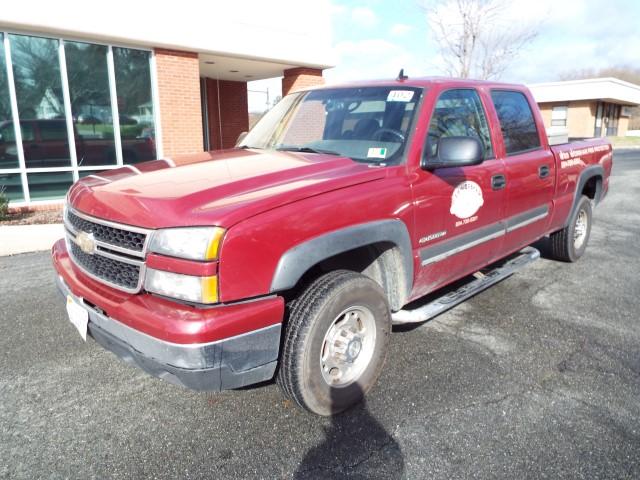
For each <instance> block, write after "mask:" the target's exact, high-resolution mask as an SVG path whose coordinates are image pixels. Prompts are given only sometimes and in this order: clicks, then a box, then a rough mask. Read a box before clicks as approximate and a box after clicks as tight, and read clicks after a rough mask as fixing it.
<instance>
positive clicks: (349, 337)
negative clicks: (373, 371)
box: [320, 306, 376, 387]
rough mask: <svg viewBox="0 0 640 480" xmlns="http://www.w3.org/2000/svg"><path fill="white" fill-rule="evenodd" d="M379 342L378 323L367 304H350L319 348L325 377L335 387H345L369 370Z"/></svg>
mask: <svg viewBox="0 0 640 480" xmlns="http://www.w3.org/2000/svg"><path fill="white" fill-rule="evenodd" d="M375 344H376V322H375V319H374V317H373V313H372V312H371V310H369V309H368V308H366V307H360V306H357V307H349V308H347V309H346V310H344V311H343V312H342V313H340V314H339V315H338V316H337V317H336V318H335V319H334V320H333V322H332V323H331V326H330V327H329V329H328V330H327V333H326V334H325V336H324V340H323V341H322V348H321V349H320V370H321V371H322V378H323V379H324V381H325V382H326V383H327V384H328V385H330V386H332V387H346V386H348V385H350V384H352V383H353V382H355V381H356V380H358V379H359V378H360V376H361V375H362V373H363V372H364V371H365V370H366V369H367V367H368V366H369V363H371V359H372V358H373V352H374V350H375Z"/></svg>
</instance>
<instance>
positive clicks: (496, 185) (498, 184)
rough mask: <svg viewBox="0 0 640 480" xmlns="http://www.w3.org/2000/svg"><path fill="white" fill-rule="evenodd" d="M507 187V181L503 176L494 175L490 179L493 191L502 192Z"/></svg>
mask: <svg viewBox="0 0 640 480" xmlns="http://www.w3.org/2000/svg"><path fill="white" fill-rule="evenodd" d="M506 186H507V179H506V177H505V176H504V175H502V174H500V175H494V176H493V177H491V188H493V189H494V190H502V189H503V188H504V187H506Z"/></svg>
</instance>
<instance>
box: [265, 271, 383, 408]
mask: <svg viewBox="0 0 640 480" xmlns="http://www.w3.org/2000/svg"><path fill="white" fill-rule="evenodd" d="M390 331H391V314H390V312H389V305H388V303H387V299H386V296H385V294H384V292H383V290H382V288H381V287H380V286H379V285H378V284H377V283H376V282H374V281H373V280H371V279H370V278H368V277H365V276H364V275H361V274H359V273H355V272H351V271H347V270H337V271H334V272H330V273H328V274H326V275H323V276H321V277H319V278H318V279H316V280H315V281H314V282H313V283H311V285H309V286H308V287H307V288H306V289H305V290H304V291H303V292H302V293H301V294H300V295H299V296H298V298H296V299H295V300H294V301H293V302H292V303H291V305H290V313H289V322H288V325H287V328H286V331H285V337H284V344H283V347H282V356H281V360H280V366H279V371H278V377H277V382H278V385H279V386H280V388H281V389H282V391H283V392H284V394H285V395H286V396H287V397H289V398H291V399H292V400H294V401H295V402H296V403H297V404H298V405H300V406H301V407H302V408H305V409H307V410H309V411H311V412H313V413H316V414H318V415H323V416H328V415H333V414H336V413H339V412H342V411H344V410H346V409H347V408H349V407H351V406H353V405H355V404H357V403H359V402H360V401H361V400H362V398H363V397H364V395H365V394H366V393H367V392H368V391H369V390H370V389H371V387H373V385H374V384H375V383H376V381H377V380H378V377H379V376H380V373H381V371H382V367H383V365H384V361H385V359H386V355H387V350H388V346H389V334H390Z"/></svg>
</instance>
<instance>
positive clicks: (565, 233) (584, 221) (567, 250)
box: [551, 195, 593, 262]
mask: <svg viewBox="0 0 640 480" xmlns="http://www.w3.org/2000/svg"><path fill="white" fill-rule="evenodd" d="M592 219H593V211H592V209H591V200H589V197H586V196H584V195H583V196H582V197H581V198H580V201H579V202H578V205H577V206H576V209H575V211H574V212H573V215H572V216H571V219H570V221H569V225H567V226H566V227H565V228H563V229H562V230H560V231H558V232H555V233H552V234H551V256H552V257H553V258H554V259H556V260H561V261H563V262H576V261H577V260H578V259H579V258H580V257H581V256H582V255H583V254H584V252H585V250H586V249H587V243H588V242H589V237H590V236H591V224H592Z"/></svg>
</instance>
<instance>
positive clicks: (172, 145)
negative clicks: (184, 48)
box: [155, 48, 203, 157]
mask: <svg viewBox="0 0 640 480" xmlns="http://www.w3.org/2000/svg"><path fill="white" fill-rule="evenodd" d="M155 53H156V66H157V77H158V97H159V101H160V122H161V126H162V146H163V150H164V156H165V157H172V156H174V155H179V154H184V153H195V152H201V151H202V150H203V148H202V112H201V107H200V69H199V65H198V54H197V53H192V52H181V51H176V50H165V49H159V48H157V49H156V50H155Z"/></svg>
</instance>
